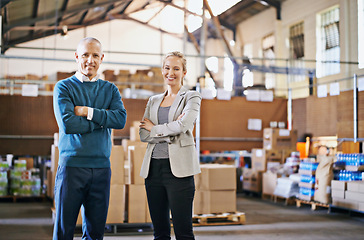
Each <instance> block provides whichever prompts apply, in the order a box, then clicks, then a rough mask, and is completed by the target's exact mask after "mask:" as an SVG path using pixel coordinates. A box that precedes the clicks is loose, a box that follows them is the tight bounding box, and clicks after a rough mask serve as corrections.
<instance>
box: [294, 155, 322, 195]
mask: <svg viewBox="0 0 364 240" xmlns="http://www.w3.org/2000/svg"><path fill="white" fill-rule="evenodd" d="M317 166H318V162H314V161H304V162H301V163H300V168H299V171H298V173H299V174H300V182H299V184H298V185H299V187H300V193H299V198H300V199H302V200H306V201H311V200H313V198H314V195H315V182H316V178H315V174H316V169H317Z"/></svg>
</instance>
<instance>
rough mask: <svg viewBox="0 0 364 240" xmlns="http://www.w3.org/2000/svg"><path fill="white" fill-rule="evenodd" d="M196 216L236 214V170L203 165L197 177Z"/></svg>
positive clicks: (231, 167) (225, 166) (194, 211)
mask: <svg viewBox="0 0 364 240" xmlns="http://www.w3.org/2000/svg"><path fill="white" fill-rule="evenodd" d="M195 185H196V193H195V199H194V205H193V206H194V209H193V213H194V214H211V213H227V212H236V168H235V167H234V166H231V165H225V164H203V165H201V174H198V175H195Z"/></svg>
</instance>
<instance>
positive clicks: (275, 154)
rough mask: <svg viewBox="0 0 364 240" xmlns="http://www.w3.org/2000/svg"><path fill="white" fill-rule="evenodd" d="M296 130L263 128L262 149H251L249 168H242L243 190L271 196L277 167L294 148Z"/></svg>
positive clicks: (279, 175) (277, 176)
mask: <svg viewBox="0 0 364 240" xmlns="http://www.w3.org/2000/svg"><path fill="white" fill-rule="evenodd" d="M296 142H297V132H296V131H290V130H288V129H281V128H265V129H264V130H263V149H259V148H256V149H252V155H251V168H244V169H243V190H245V191H252V192H257V193H262V195H270V196H273V194H274V190H275V188H276V185H277V179H278V178H279V177H281V174H279V173H277V171H272V169H279V168H280V166H281V165H283V164H284V163H285V161H286V158H287V157H289V156H290V155H291V152H293V151H295V150H296Z"/></svg>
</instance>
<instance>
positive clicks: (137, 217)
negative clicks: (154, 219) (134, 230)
mask: <svg viewBox="0 0 364 240" xmlns="http://www.w3.org/2000/svg"><path fill="white" fill-rule="evenodd" d="M126 196H127V198H126V199H127V201H126V209H127V222H128V223H145V222H146V221H147V219H146V217H147V213H146V212H147V194H146V192H145V186H144V185H126Z"/></svg>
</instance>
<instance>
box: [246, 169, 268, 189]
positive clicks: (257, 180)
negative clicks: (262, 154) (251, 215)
mask: <svg viewBox="0 0 364 240" xmlns="http://www.w3.org/2000/svg"><path fill="white" fill-rule="evenodd" d="M262 178H263V172H256V171H254V170H252V169H251V168H244V169H243V190H246V191H252V192H262Z"/></svg>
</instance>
